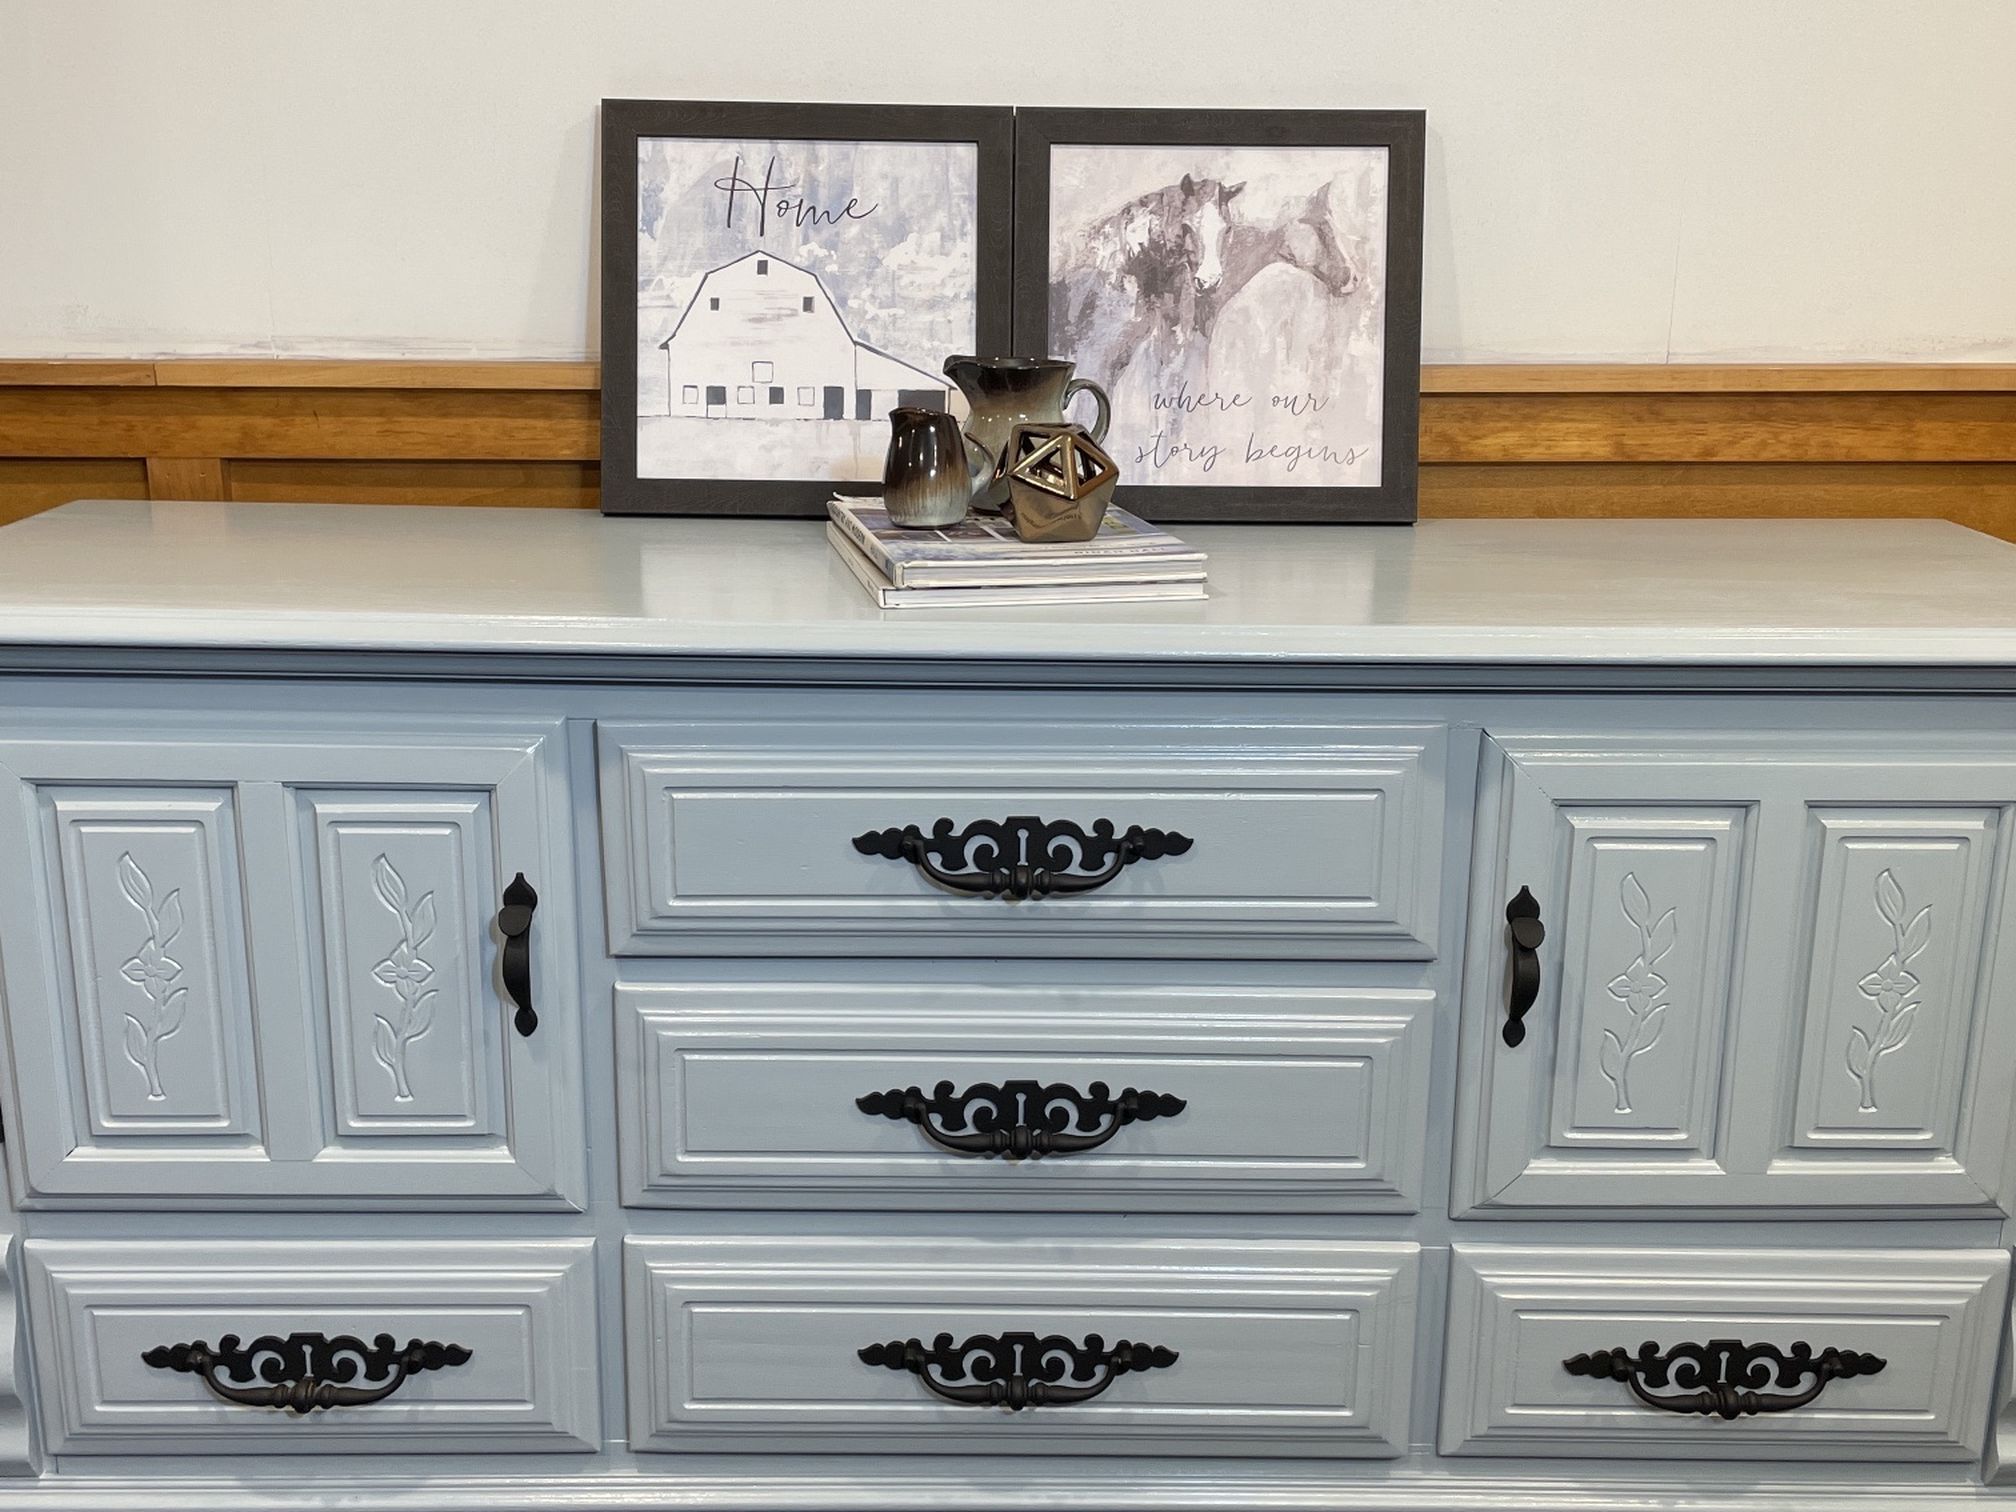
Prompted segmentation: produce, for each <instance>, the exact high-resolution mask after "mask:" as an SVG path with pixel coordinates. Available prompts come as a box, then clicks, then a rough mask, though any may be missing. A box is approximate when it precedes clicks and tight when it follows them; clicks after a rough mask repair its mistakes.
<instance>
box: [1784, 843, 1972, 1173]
mask: <svg viewBox="0 0 2016 1512" xmlns="http://www.w3.org/2000/svg"><path fill="white" fill-rule="evenodd" d="M1998 820H1999V815H1997V814H1996V812H1995V811H1994V810H1988V809H1949V810H1925V811H1919V812H1915V813H1914V812H1912V811H1909V810H1891V811H1888V812H1885V811H1882V810H1876V809H1867V808H1856V809H1848V808H1824V809H1816V810H1815V811H1814V822H1815V826H1816V833H1817V835H1818V844H1817V846H1816V847H1815V849H1814V852H1813V861H1812V871H1811V874H1810V879H1809V881H1808V883H1807V895H1808V896H1810V897H1811V898H1813V900H1814V903H1813V908H1814V910H1815V911H1814V915H1813V920H1812V925H1811V930H1810V938H1811V940H1812V952H1811V956H1810V958H1808V959H1807V960H1805V961H1804V962H1802V966H1803V968H1804V976H1805V982H1804V994H1803V996H1804V1001H1805V1005H1806V1012H1805V1022H1804V1043H1803V1045H1801V1047H1800V1059H1799V1081H1800V1085H1799V1096H1798V1098H1797V1104H1796V1105H1797V1117H1798V1123H1797V1126H1796V1129H1795V1131H1794V1132H1795V1138H1794V1143H1795V1144H1803V1145H1814V1146H1832V1147H1840V1146H1844V1145H1851V1146H1852V1145H1860V1146H1875V1147H1886V1146H1888V1147H1899V1146H1901V1147H1907V1148H1917V1149H1932V1150H1946V1149H1951V1148H1953V1143H1954V1140H1955V1138H1956V1137H1957V1134H1958V1124H1959V1119H1960V1115H1961V1108H1962V1103H1963V1101H1964V1098H1965V1094H1966V1075H1967V1068H1968V1064H1969V1060H1970V1055H1969V1046H1970V1044H1971V1043H1972V1041H1973V1039H1974V1036H1975V1033H1976V1029H1977V1027H1978V1015H1979V1012H1980V1003H1979V1001H1978V999H1979V987H1978V971H1979V967H1980V962H1981V959H1982V951H1983V947H1984V944H1985V935H1986V931H1987V930H1988V928H1989V913H1988V909H1989V881H1990V876H1991V873H1992V869H1993V865H1994V851H1995V848H1996V843H1997V838H1998V831H1999V824H1998ZM1994 1095H1998V1096H1999V1095H2003V1094H2002V1093H2000V1092H1998V1093H1996V1094H1994Z"/></svg>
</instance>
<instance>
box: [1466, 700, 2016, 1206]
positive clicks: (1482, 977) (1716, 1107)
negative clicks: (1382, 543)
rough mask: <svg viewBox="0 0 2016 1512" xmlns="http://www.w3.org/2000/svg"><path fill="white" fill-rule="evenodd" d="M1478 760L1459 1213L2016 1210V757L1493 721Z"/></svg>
mask: <svg viewBox="0 0 2016 1512" xmlns="http://www.w3.org/2000/svg"><path fill="white" fill-rule="evenodd" d="M1484 763H1485V769H1484V773H1483V784H1482V796H1481V803H1482V808H1481V812H1480V824H1479V830H1478V833H1479V835H1480V837H1481V839H1480V845H1479V848H1478V855H1477V862H1476V867H1475V872H1474V886H1473V892H1472V909H1473V920H1474V924H1473V928H1472V931H1471V936H1470V951H1469V956H1468V959H1467V961H1466V966H1465V978H1464V1024H1463V1031H1462V1056H1463V1064H1464V1068H1465V1071H1464V1075H1463V1077H1462V1079H1461V1082H1460V1084H1459V1085H1460V1132H1459V1137H1458V1155H1457V1170H1456V1182H1455V1191H1454V1202H1453V1206H1454V1209H1455V1211H1457V1212H1458V1213H1459V1214H1460V1213H1466V1212H1474V1213H1478V1214H1489V1213H1493V1212H1508V1213H1527V1214H1533V1213H1536V1212H1537V1213H1542V1214H1545V1213H1550V1212H1552V1213H1572V1212H1575V1211H1579V1210H1591V1211H1603V1210H1613V1209H1619V1208H1630V1209H1640V1210H1646V1211H1653V1210H1657V1209H1660V1208H1666V1207H1675V1206H1678V1207H1687V1208H1691V1209H1697V1210H1700V1209H1714V1208H1727V1209H1730V1210H1733V1211H1743V1210H1753V1209H1754V1210H1760V1211H1770V1212H1774V1213H1775V1212H1781V1211H1789V1212H1807V1213H1814V1214H1823V1213H1825V1212H1828V1211H1850V1210H1879V1209H1883V1208H1891V1207H1899V1208H1921V1209H1951V1210H1956V1211H1978V1210H1990V1211H2008V1210H2009V1192H2008V1149H2007V1147H2008V1142H2009V1137H2010V1132H2011V1127H2010V1113H2009V1106H2008V1103H2009V1100H2008V1098H2007V1096H2006V1095H2004V1094H2003V1093H2002V1092H2000V1091H1998V1090H1996V1089H1998V1088H2006V1086H2007V1085H2008V1083H2009V1080H2010V1078H2011V1076H2012V1073H2016V1014H2012V1013H2009V1012H2000V1013H1998V1012H1994V1011H1992V1009H1993V1007H1994V1005H1995V1004H1996V1003H1997V1002H1998V1001H2004V1000H2006V999H2007V998H2008V997H2009V995H2010V992H2011V989H2012V985H2016V984H2012V982H2011V980H2010V979H2009V978H2008V976H2007V975H2006V969H2005V970H2004V973H2003V974H2001V975H1998V970H1997V967H1996V958H1995V951H1994V950H1993V948H1992V947H1993V943H1994V941H1995V940H1996V938H1997V937H1998V935H1999V934H2000V933H2001V932H2003V931H2006V930H2008V929H2010V928H2011V927H2016V919H2012V910H2011V900H2010V894H2009V890H2008V888H2007V885H2006V880H2005V873H2006V868H2007V863H2006V857H2004V855H2003V850H2004V836H2005V835H2006V834H2007V832H2008V828H2009V824H2010V816H2011V812H2012V806H2016V762H2010V761H2008V760H2006V759H2004V758H2002V757H2000V756H1999V755H1998V754H1997V753H1996V752H1995V751H1994V750H1993V748H1992V747H1991V746H1989V745H1988V744H1986V743H1985V742H1980V741H1978V740H1972V739H1966V738H1962V737H1958V736H1954V737H1950V738H1948V739H1946V740H1943V741H1942V740H1940V739H1937V738H1930V737H1928V738H1925V739H1922V740H1921V741H1919V742H1918V743H1916V744H1915V745H1914V746H1913V747H1912V748H1911V749H1909V750H1904V749H1900V748H1897V747H1895V746H1886V745H1884V744H1882V743H1879V742H1876V741H1873V740H1863V741H1853V740H1843V741H1840V742H1838V743H1836V744H1835V745H1834V746H1831V747H1830V748H1829V749H1827V750H1824V751H1823V750H1819V749H1816V748H1815V746H1814V744H1813V743H1812V742H1811V741H1809V740H1805V739H1802V738H1801V737H1797V736H1792V735H1784V736H1773V735H1757V736H1749V737H1734V736H1731V737H1724V738H1721V739H1718V740H1713V741H1710V740H1705V739H1703V740H1683V739H1679V738H1672V739H1667V740H1652V739H1639V738H1636V737H1626V736H1621V735H1619V736H1588V737H1572V738H1571V737H1563V736H1553V735H1531V736H1527V735H1512V734H1499V735H1497V736H1495V737H1493V738H1492V739H1489V740H1487V741H1486V745H1485V753H1484ZM1521 887H1525V888H1528V889H1529V890H1530V891H1531V892H1532V894H1533V895H1534V897H1535V898H1536V899H1537V900H1538V902H1539V905H1540V909H1541V917H1542V920H1543V922H1544V924H1545V928H1546V938H1545V940H1544V942H1543V943H1542V945H1541V946H1540V949H1539V951H1538V953H1537V964H1538V967H1539V973H1540V989H1539V993H1538V997H1537V999H1536V1001H1535V1002H1534V1004H1533V1007H1532V1009H1531V1010H1530V1012H1529V1013H1527V1015H1526V1016H1525V1018H1524V1020H1523V1024H1524V1028H1525V1031H1526V1032H1525V1036H1524V1039H1523V1041H1522V1042H1521V1043H1518V1044H1510V1043H1508V1042H1507V1040H1506V1036H1505V1034H1504V1025H1505V1022H1506V1018H1507V1005H1508V994H1509V992H1510V987H1511V976H1512V963H1513V947H1512V942H1511V940H1510V938H1509V933H1508V929H1507V926H1506V923H1505V922H1504V919H1505V914H1504V910H1505V907H1506V904H1507V902H1508V900H1509V899H1510V898H1511V897H1512V896H1513V895H1514V894H1515V893H1516V892H1517V891H1518V889H1519V888H1521Z"/></svg>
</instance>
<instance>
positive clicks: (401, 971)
mask: <svg viewBox="0 0 2016 1512" xmlns="http://www.w3.org/2000/svg"><path fill="white" fill-rule="evenodd" d="M371 975H373V976H374V977H376V978H378V980H379V981H381V982H383V983H384V984H385V985H386V986H388V987H395V988H396V987H398V986H400V985H401V984H404V985H406V986H409V987H413V988H418V987H420V986H421V985H422V984H423V983H424V982H426V980H427V979H428V978H429V977H431V976H432V975H434V968H433V967H432V966H430V965H428V964H427V963H426V962H425V961H423V960H421V959H420V957H419V956H418V955H416V954H415V953H414V950H413V947H412V946H411V945H409V944H407V943H406V941H404V940H401V941H400V942H399V943H398V944H397V945H396V946H394V947H393V950H392V954H391V955H389V956H387V957H386V958H385V959H384V960H382V961H380V962H379V963H378V964H377V965H376V966H374V967H372V969H371Z"/></svg>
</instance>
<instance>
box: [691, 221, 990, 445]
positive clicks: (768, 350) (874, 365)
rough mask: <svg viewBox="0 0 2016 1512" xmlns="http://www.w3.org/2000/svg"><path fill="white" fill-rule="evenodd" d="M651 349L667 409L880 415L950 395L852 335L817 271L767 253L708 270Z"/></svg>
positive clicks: (756, 416)
mask: <svg viewBox="0 0 2016 1512" xmlns="http://www.w3.org/2000/svg"><path fill="white" fill-rule="evenodd" d="M658 345H659V350H660V351H662V352H663V353H664V354H665V392H666V396H667V403H666V413H667V414H671V415H684V416H689V417H698V418H701V419H708V420H818V421H826V420H852V421H862V420H880V419H882V418H883V417H884V416H886V415H887V414H888V413H889V411H890V410H892V409H894V408H895V407H896V406H897V405H902V404H907V405H921V406H923V407H925V408H930V409H943V408H945V407H946V406H947V404H948V402H949V401H950V399H951V394H950V392H949V385H948V384H947V383H946V381H945V379H944V378H943V377H942V376H940V375H939V374H936V373H930V372H926V371H925V370H924V369H923V368H920V367H916V366H913V365H912V364H910V363H907V362H904V361H903V360H901V359H900V358H897V357H892V356H891V355H890V354H889V353H887V352H884V351H882V350H881V349H879V348H877V347H874V346H871V345H869V344H868V343H867V342H865V341H857V340H855V338H854V335H853V333H852V332H851V331H850V330H848V328H847V320H846V317H845V316H843V315H842V314H841V313H840V307H839V306H838V305H836V304H835V303H834V302H833V297H832V296H831V295H830V294H828V293H827V292H826V286H825V285H824V284H823V283H822V282H820V279H819V275H818V274H816V273H814V272H813V271H812V270H811V269H810V268H801V267H799V266H798V265H797V264H796V263H794V262H790V261H788V260H787V259H785V258H782V257H779V256H777V255H776V254H774V253H763V252H748V253H745V254H743V255H742V256H741V257H738V258H736V259H735V260H734V261H733V262H731V263H728V264H726V265H724V266H722V267H719V268H714V269H711V270H709V271H708V273H707V274H706V275H705V276H704V277H703V278H702V279H701V280H700V287H699V288H698V289H697V290H696V291H695V292H694V295H693V298H692V300H691V301H690V302H689V303H688V304H687V306H686V309H685V311H684V312H683V313H682V314H681V315H680V317H679V323H678V324H677V325H675V326H674V327H673V328H672V334H671V335H669V336H667V337H666V338H665V339H664V340H663V341H662V342H660V343H659V344H658Z"/></svg>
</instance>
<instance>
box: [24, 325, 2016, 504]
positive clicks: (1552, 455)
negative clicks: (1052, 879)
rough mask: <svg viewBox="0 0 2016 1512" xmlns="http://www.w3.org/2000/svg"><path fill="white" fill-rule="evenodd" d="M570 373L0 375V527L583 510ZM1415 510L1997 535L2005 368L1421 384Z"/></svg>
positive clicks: (242, 362) (1458, 377)
mask: <svg viewBox="0 0 2016 1512" xmlns="http://www.w3.org/2000/svg"><path fill="white" fill-rule="evenodd" d="M597 382H598V374H597V368H596V365H595V364H594V363H591V362H449V361H399V362H389V361H345V360H326V361H324V360H316V361H302V360H292V359H261V358H175V359H160V360H145V359H136V360H95V359H94V360H79V361H40V360H23V361H0V521H4V520H6V519H11V518H16V517H18V516H20V515H22V514H27V513H32V512H34V511H35V510H37V509H42V508H47V507H49V506H51V505H53V504H57V503H61V502H63V501H64V499H66V498H75V497H79V496H83V495H89V494H104V493H111V494H114V495H118V496H131V497H140V498H145V497H150V496H151V497H155V498H170V497H173V498H190V499H217V498H223V499H263V500H275V501H293V500H310V499H330V500H338V501H375V502H384V503H455V504H524V505H534V506H542V507H545V506H557V507H588V508H592V507H594V505H595V504H596V502H597V498H598V487H599V477H598V475H597V454H598V413H597V405H598V403H599V396H598V392H597ZM1421 386H1422V396H1423V397H1422V403H1421V457H1422V512H1423V514H1424V515H1426V516H1433V515H1437V514H1441V515H1459V514H1490V515H1520V514H1573V515H1609V514H1617V515H1645V514H1655V515H1656V514H1794V515H1798V514H1807V515H1814V514H1817V515H1872V514H1883V513H1898V514H1915V515H1933V516H1943V517H1945V518H1950V519H1956V520H1960V521H1962V522H1963V523H1966V524H1971V525H1975V526H1977V527H1979V528H1983V529H1988V530H1992V531H1995V532H1996V533H1998V534H2002V535H2005V536H2009V537H2011V538H2012V539H2016V366H2011V365H1988V364H1980V365H1967V364H1925V365H1902V364H1868V365H1842V366H1817V365H1784V364H1756V365H1713V366H1709V365H1700V366H1680V365H1671V366H1668V365H1642V366H1634V365H1620V364H1609V363H1590V364H1580V365H1575V364H1567V365H1563V364H1493V365H1479V366H1446V365H1445V366H1432V367H1429V368H1426V369H1424V370H1423V373H1422V385H1421Z"/></svg>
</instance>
